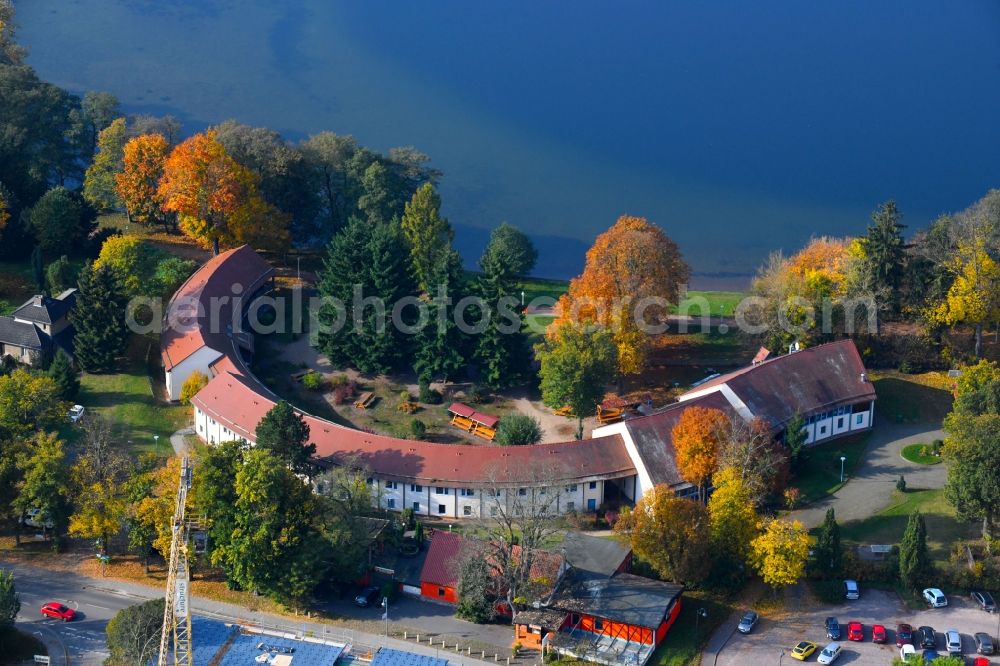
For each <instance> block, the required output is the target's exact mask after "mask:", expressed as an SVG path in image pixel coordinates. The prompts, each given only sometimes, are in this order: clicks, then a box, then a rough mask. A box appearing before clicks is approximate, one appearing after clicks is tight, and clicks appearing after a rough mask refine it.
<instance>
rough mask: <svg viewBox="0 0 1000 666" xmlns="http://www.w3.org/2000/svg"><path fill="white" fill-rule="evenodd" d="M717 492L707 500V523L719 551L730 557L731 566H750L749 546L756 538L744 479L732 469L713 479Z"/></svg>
mask: <svg viewBox="0 0 1000 666" xmlns="http://www.w3.org/2000/svg"><path fill="white" fill-rule="evenodd" d="M712 485H713V486H714V487H715V490H714V491H712V496H711V497H710V498H709V500H708V523H709V526H710V527H711V530H712V543H713V544H714V545H715V548H716V551H717V552H719V553H723V554H725V555H727V556H728V558H729V560H730V564H731V565H734V566H735V565H741V564H744V563H749V562H750V543H751V542H752V541H753V539H754V537H756V536H757V523H758V518H757V511H756V510H755V509H754V497H753V493H752V492H751V491H750V488H749V487H748V486H747V484H746V481H744V479H743V477H742V475H741V474H740V473H739V471H738V470H736V469H734V468H732V467H726V468H724V469H720V470H719V471H718V472H716V473H715V475H714V476H713V477H712Z"/></svg>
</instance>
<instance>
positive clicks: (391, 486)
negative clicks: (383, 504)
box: [385, 481, 399, 490]
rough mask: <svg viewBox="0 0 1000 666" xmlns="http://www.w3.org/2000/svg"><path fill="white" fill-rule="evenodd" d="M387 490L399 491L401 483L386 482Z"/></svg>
mask: <svg viewBox="0 0 1000 666" xmlns="http://www.w3.org/2000/svg"><path fill="white" fill-rule="evenodd" d="M385 489H386V490H398V489H399V482H398V481H386V482H385Z"/></svg>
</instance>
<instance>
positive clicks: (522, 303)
mask: <svg viewBox="0 0 1000 666" xmlns="http://www.w3.org/2000/svg"><path fill="white" fill-rule="evenodd" d="M521 307H522V308H523V307H524V292H523V291H522V292H521Z"/></svg>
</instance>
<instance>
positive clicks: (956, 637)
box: [944, 629, 962, 654]
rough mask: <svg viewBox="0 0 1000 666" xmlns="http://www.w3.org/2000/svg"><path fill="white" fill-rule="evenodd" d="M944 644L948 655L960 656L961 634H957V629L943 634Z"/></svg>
mask: <svg viewBox="0 0 1000 666" xmlns="http://www.w3.org/2000/svg"><path fill="white" fill-rule="evenodd" d="M944 644H945V647H946V648H948V654H962V634H960V633H958V629H949V630H948V631H946V632H944Z"/></svg>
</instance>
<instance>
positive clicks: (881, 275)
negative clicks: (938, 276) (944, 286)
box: [861, 199, 906, 311]
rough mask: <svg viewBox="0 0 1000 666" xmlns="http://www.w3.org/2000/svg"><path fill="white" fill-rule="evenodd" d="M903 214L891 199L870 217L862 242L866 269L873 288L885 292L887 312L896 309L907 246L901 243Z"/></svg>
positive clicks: (903, 227) (903, 226) (904, 226)
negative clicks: (886, 294) (875, 285)
mask: <svg viewBox="0 0 1000 666" xmlns="http://www.w3.org/2000/svg"><path fill="white" fill-rule="evenodd" d="M902 219H903V214H902V213H900V212H899V209H898V208H897V207H896V202H895V201H893V200H892V199H890V200H888V201H886V202H885V203H883V204H882V205H881V206H879V207H878V209H877V210H876V211H875V212H874V213H872V223H871V224H870V225H869V226H868V234H867V235H866V236H865V237H864V238H862V239H861V247H862V248H863V249H864V251H865V267H866V269H867V270H868V271H870V273H871V276H872V282H873V284H877V285H879V286H882V287H886V288H887V289H888V291H887V293H888V295H889V298H890V299H891V301H892V302H891V303H890V304H889V305H890V308H891V309H892V310H893V311H895V310H896V309H897V308H898V306H899V285H900V283H901V282H902V278H903V267H904V263H903V262H904V261H905V259H906V243H905V242H904V241H903V229H905V228H906V225H904V224H902V222H901V220H902Z"/></svg>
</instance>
